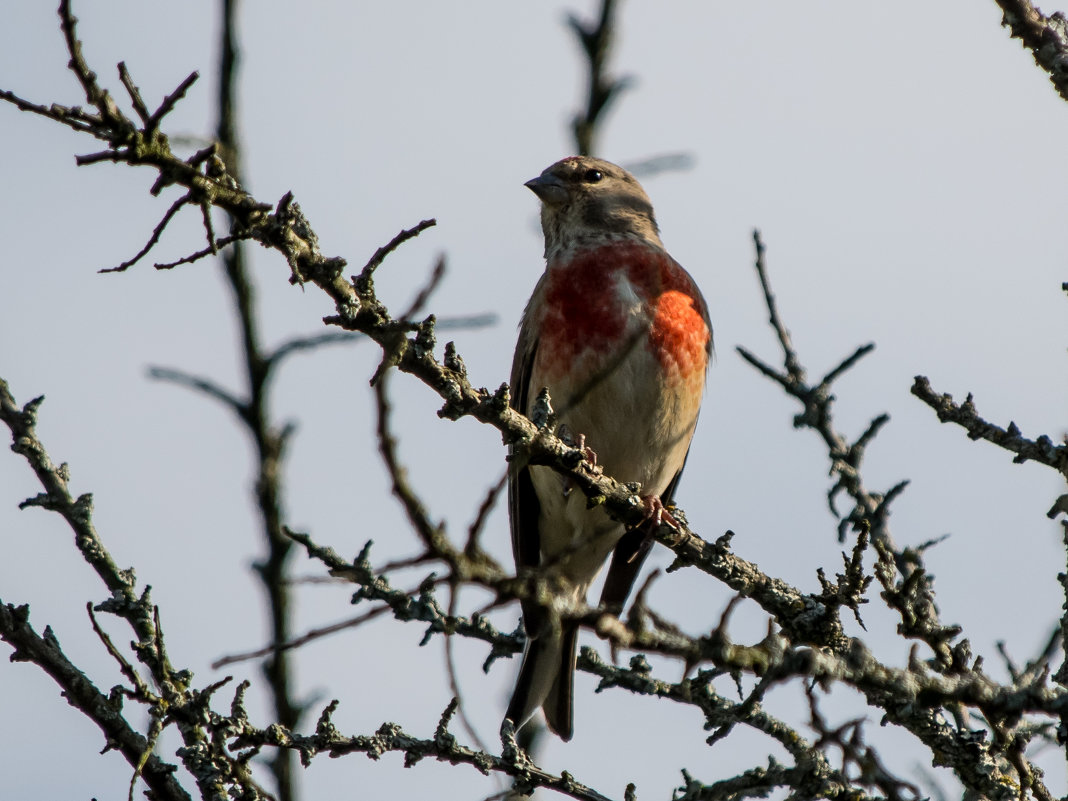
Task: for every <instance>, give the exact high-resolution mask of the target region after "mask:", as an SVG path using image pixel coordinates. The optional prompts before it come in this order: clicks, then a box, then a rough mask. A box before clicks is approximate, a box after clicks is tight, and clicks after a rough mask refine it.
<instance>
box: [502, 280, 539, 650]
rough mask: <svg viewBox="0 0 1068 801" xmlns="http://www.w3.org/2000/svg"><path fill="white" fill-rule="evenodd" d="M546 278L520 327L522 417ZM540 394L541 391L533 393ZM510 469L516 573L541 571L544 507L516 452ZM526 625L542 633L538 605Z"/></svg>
mask: <svg viewBox="0 0 1068 801" xmlns="http://www.w3.org/2000/svg"><path fill="white" fill-rule="evenodd" d="M544 285H545V279H544V276H543V277H542V280H541V281H539V282H538V285H537V287H535V289H534V294H533V295H532V296H531V299H530V302H529V303H528V304H527V308H526V310H525V311H524V313H523V322H522V323H521V325H520V327H519V341H518V343H517V344H516V349H515V357H514V358H513V360H512V375H511V380H510V388H511V404H512V408H513V409H515V410H516V411H518V412H519V413H520V414H526V413H527V411H528V408H529V403H530V395H531V392H532V387H531V386H530V375H531V371H532V370H533V367H534V357H535V355H536V354H537V351H538V340H537V332H536V330H535V323H534V321H533V320H532V319H531V309H532V308H536V307H537V305H540V303H541V298H542V296H543V295H544V291H545V290H544ZM533 391H534V392H537V389H533ZM509 452H510V455H511V456H512V461H511V464H510V466H509V468H508V519H509V521H510V523H511V527H512V554H513V556H514V557H515V565H516V570H517V572H518V571H521V570H523V569H524V568H533V567H537V566H538V564H539V563H540V561H541V534H540V533H539V531H538V518H539V516H540V514H541V504H540V503H539V502H538V496H537V495H536V494H535V493H534V483H533V482H532V481H531V479H530V470H529V468H528V467H527V465H526V464H525V463H520V462H518V461H517V460H516V458H515V453H514V450H512V449H509ZM521 606H522V608H523V625H524V627H525V628H526V630H527V633H528V634H532V633H535V632H537V631H538V630H539V629H540V615H539V610H538V607H537V605H536V604H534V603H531V602H527V601H524V602H523V603H522V604H521Z"/></svg>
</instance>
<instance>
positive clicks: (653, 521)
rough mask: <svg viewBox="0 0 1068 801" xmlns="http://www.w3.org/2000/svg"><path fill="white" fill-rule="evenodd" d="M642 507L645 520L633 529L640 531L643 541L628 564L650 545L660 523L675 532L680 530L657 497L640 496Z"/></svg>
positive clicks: (677, 523) (676, 522)
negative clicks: (665, 524)
mask: <svg viewBox="0 0 1068 801" xmlns="http://www.w3.org/2000/svg"><path fill="white" fill-rule="evenodd" d="M640 497H641V500H642V506H643V507H644V509H645V519H644V520H642V522H640V523H639V524H638V525H636V526H635V527H634V528H635V529H637V530H640V531H642V534H643V540H642V544H641V547H639V548H638V549H637V550H636V551H635V552H634V553H633V554H632V555H631V557H630V559H628V560H627V562H628V564H629V563H630V562H633V561H634V560H635V559H637V558H638V556H639V555H640V554H643V553H645V552H646V551H647V550H648V549H649V546H650V545H652V541H653V534H654V533H655V532H656V530H657V529H658V528H659V527H660V524H661V523H667V524H668V525H669V526H671V527H672V528H673V529H675V530H676V531H679V530H681V528H682V527H681V526H680V525H679V521H678V520H676V519H675V518H674V517H673V516H672V514H671V512H669V511H668V510H667V507H666V506H664V502H663V501H661V500H660V496H659V495H642V496H640Z"/></svg>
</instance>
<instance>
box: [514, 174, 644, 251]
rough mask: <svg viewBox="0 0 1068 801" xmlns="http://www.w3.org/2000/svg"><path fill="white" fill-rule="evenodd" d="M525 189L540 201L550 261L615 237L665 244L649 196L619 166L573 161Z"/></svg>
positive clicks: (529, 182) (534, 180) (530, 181)
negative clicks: (582, 247) (576, 249)
mask: <svg viewBox="0 0 1068 801" xmlns="http://www.w3.org/2000/svg"><path fill="white" fill-rule="evenodd" d="M524 185H525V186H526V187H527V188H529V189H530V190H531V191H532V192H533V193H534V194H535V195H537V196H538V198H539V199H540V200H541V228H542V231H543V232H544V234H545V258H546V259H551V258H553V257H554V256H555V255H557V254H559V253H561V252H564V251H567V250H570V249H572V248H575V247H580V246H582V245H584V244H590V245H596V244H597V243H598V242H599V241H608V240H611V239H615V238H635V239H644V240H646V241H648V242H651V243H653V244H655V245H660V244H661V243H660V237H659V235H658V231H659V229H658V228H657V224H656V218H655V217H654V216H653V204H652V203H651V202H650V201H649V196H648V195H646V194H645V190H644V189H642V186H641V184H639V183H638V181H637V179H635V177H634V176H633V175H631V174H630V173H629V172H627V171H626V170H624V169H623V168H622V167H620V166H618V165H616V164H612V163H611V162H608V161H604V160H602V159H596V158H592V157H590V156H571V157H569V158H566V159H562V160H561V161H558V162H556V163H555V164H553V165H552V166H551V167H547V168H546V169H545V171H544V172H543V173H542V174H541V175H539V176H538V177H537V178H533V179H531V180H529V181H527V182H526V184H524Z"/></svg>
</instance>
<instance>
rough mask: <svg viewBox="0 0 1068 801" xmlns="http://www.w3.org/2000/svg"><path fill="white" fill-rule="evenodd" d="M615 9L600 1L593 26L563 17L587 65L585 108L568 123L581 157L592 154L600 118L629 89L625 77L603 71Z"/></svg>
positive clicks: (612, 0)
mask: <svg viewBox="0 0 1068 801" xmlns="http://www.w3.org/2000/svg"><path fill="white" fill-rule="evenodd" d="M615 8H616V3H615V0H601V10H600V13H599V15H598V19H597V21H596V22H595V23H585V22H583V21H582V20H580V19H579V18H578V17H577V16H575V15H574V14H572V15H569V16H568V18H567V24H568V25H569V26H570V27H571V30H572V31H574V33H575V36H576V37H577V38H578V42H579V45H580V46H581V47H582V51H583V53H584V55H585V56H586V61H587V63H588V65H589V81H588V83H587V90H586V108H584V109H583V110H582V111H580V112H578V113H577V114H576V115H575V118H574V120H573V121H572V123H571V127H572V133H573V134H574V136H575V145H576V146H577V148H578V152H579V154H580V155H582V156H590V155H593V154H594V152H595V148H594V138H595V136H596V133H597V125H598V123H599V121H600V118H601V115H602V114H604V113H605V112H606V111H607V110H608V107H609V106H610V105H611V104H612V102H613V101H614V100H615V99H616V97H617V96H618V95H619V94H620V93H621V92H622V91H623V90H624V89H626V88H628V87H629V86H630V79H629V78H625V77H624V78H610V77H608V75H607V72H606V69H605V63H606V62H607V61H608V55H609V52H610V51H611V47H612V40H613V39H614V38H615Z"/></svg>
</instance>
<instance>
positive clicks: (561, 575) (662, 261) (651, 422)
mask: <svg viewBox="0 0 1068 801" xmlns="http://www.w3.org/2000/svg"><path fill="white" fill-rule="evenodd" d="M524 185H525V186H526V187H527V188H529V189H530V190H531V191H533V192H534V194H535V195H537V197H538V199H539V200H540V201H541V227H542V233H543V235H544V240H545V252H544V256H545V272H544V273H543V274H542V275H541V277H540V279H539V280H538V283H537V285H536V287H535V289H534V292H533V294H532V296H531V298H530V300H529V302H528V303H527V305H526V308H525V310H524V312H523V316H522V320H521V323H520V327H519V337H518V342H517V344H516V350H515V357H514V359H513V362H512V371H511V379H510V390H511V394H510V403H511V405H512V407H513V408H514V409H516V410H517V411H519V412H520V413H522V414H524V415H527V416H528V417H529V416H530V415H531V413H532V412H533V410H534V406H535V403H536V401H537V399H538V396H539V394H540V393H541V392H542V390H543V389H544V390H547V391H548V393H549V398H550V400H551V404H552V407H553V410H554V411H553V420H554V422H555V424H556V426H557V428H556V432H557V434H558V435H559V436H561V437H562V438H565V439H569V440H570V441H571V442H572V443H573V444H575V445H576V446H577V447H580V448H582V449H583V450H584V452H585V453H586V455H587V458H590V459H594V460H595V462H596V465H597V466H599V467H600V468H602V469H603V470H604V472H605V474H607V475H609V476H612V477H613V478H615V479H617V480H619V481H622V482H638V483H640V484H641V490H640V492H641V497H642V500H643V505H644V507H645V510H646V523H650V524H651V523H656V524H658V523H659V522H660V521H661V520H662V519H666V520H667V522H669V523H674V522H675V521H674V519H673V518H672V517H671V515H670V513H669V511H668V510H665V508H664V507H665V506H669V505H670V504H671V503H672V499H673V497H674V494H675V490H676V488H677V487H678V483H679V476H680V475H681V474H682V469H683V466H684V465H685V463H686V458H687V455H688V453H689V448H690V441H691V438H692V437H693V433H694V428H695V426H696V424H697V417H698V411H699V409H700V405H701V399H702V395H703V393H704V387H705V378H706V373H707V370H708V365H709V363H710V361H711V358H712V324H711V322H710V319H709V314H708V306H707V304H706V303H705V300H704V297H703V296H702V295H701V292H700V290H699V289H698V288H697V284H696V283H695V282H694V280H693V278H691V277H690V275H689V273H687V272H686V270H684V269H683V268H682V267H681V266H680V265H679V263H678V262H677V261H675V260H674V259H673V258H672V257H671V256H670V255H669V254H668V252H667V250H665V249H664V245H663V243H662V242H661V241H660V234H659V227H658V225H657V222H656V218H655V216H654V214H653V206H652V203H651V201H650V200H649V197H648V195H647V194H646V193H645V190H644V189H643V188H642V186H641V184H639V183H638V181H637V180H636V179H635V178H634V176H633V175H631V174H630V173H629V172H627V171H626V170H625V169H623V168H622V167H619V166H618V165H616V164H613V163H611V162H608V161H604V160H602V159H598V158H593V157H589V156H572V157H569V158H565V159H562V160H560V161H558V162H556V163H555V164H552V165H551V166H549V167H547V168H546V169H545V170H544V171H543V172H542V173H541V175H539V176H538V177H537V178H534V179H532V180H530V181H527V182H526V184H524ZM571 490H572V486H571V483H570V482H569V481H568V479H567V478H566V477H565V476H563V475H562V474H560V473H558V472H556V471H554V470H553V469H552V468H550V467H548V466H542V465H530V464H527V463H525V462H524V460H523V459H522V458H520V457H519V456H518V455H517V453H516V452H515V448H514V446H513V450H512V453H511V456H510V467H509V474H508V508H509V520H510V527H511V535H512V551H513V555H514V557H515V563H516V570H517V575H524V572H526V573H527V574H528V575H529V574H530V572H531V571H534V570H537V569H539V568H540V569H542V570H545V571H551V573H552V576H553V583H551V584H550V585H549V586H550V587H551V592H554V593H559V594H560V595H562V596H563V597H564V599H566V600H569V601H575V602H579V601H582V602H584V601H585V600H586V595H587V592H588V591H589V588H590V585H591V584H593V582H594V580H595V579H596V578H597V575H598V574H599V573H600V571H601V569H602V568H603V566H604V564H605V562H606V561H607V560H608V558H609V555H611V556H612V561H611V566H610V567H609V569H608V574H607V576H606V578H605V583H604V588H603V591H602V593H601V601H600V603H601V605H602V607H603V608H605V609H606V610H607V611H610V612H612V613H614V614H619V613H621V612H622V610H623V607H624V605H625V603H626V599H627V596H628V595H629V594H630V591H631V588H632V587H633V585H634V581H635V579H636V577H637V575H638V572H639V570H640V569H641V565H642V562H643V561H644V559H645V556H646V555H647V554H648V551H649V550H650V548H651V546H652V542H653V540H652V537H651V531H650V527H649V525H646V524H642V525H640V526H638V527H635V528H632V529H630V530H627V529H626V528H625V527H624V526H623V525H622V524H621V523H619V522H617V521H615V520H613V519H612V518H611V517H610V516H609V515H608V514H607V513H606V512H605V511H604V509H603V507H601V506H594V507H593V508H588V506H589V505H588V504H587V501H586V498H585V497H584V495H583V493H582V492H578V491H576V492H572V491H571ZM520 603H521V607H522V617H523V628H524V631H525V633H526V644H525V646H524V651H523V657H522V661H521V663H520V669H519V676H518V678H517V680H516V685H515V689H514V691H513V693H512V697H511V700H510V702H509V704H508V708H507V712H506V713H505V717H506V719H508V720H511V721H512V724H513V725H514V726H515V729H516V730H517V731H518V730H519V729H520V728H522V727H523V726H524V725H525V724H526V723H527V722H528V721H529V720H530V719H531V718H532V717H533V715H534V714H535V713H536V712H537V710H538V708H539V707H540V708H541V709H542V711H543V713H544V717H545V722H546V724H547V726H548V728H549V729H550V730H551V731H553V732H554V733H555V734H557V735H558V736H559V737H560V738H561V739H563V740H564V741H565V742H566V741H568V740H570V739H571V737H572V735H573V733H574V720H573V718H574V712H573V696H574V672H575V664H576V653H577V642H578V639H577V638H578V626H577V624H575V623H574V622H573V621H566V620H564V621H561V620H560V617H559V615H556V616H555V619H554V616H553V615H552V614H549V613H548V612H547V610H546V608H545V606H544V604H539V603H536V602H535V601H534V600H533V599H529V598H528V599H525V600H521V602H520Z"/></svg>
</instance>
